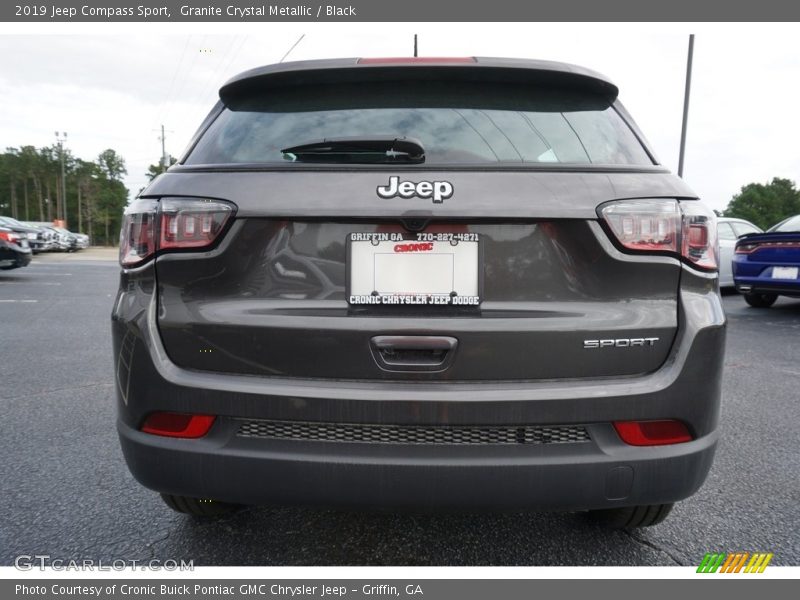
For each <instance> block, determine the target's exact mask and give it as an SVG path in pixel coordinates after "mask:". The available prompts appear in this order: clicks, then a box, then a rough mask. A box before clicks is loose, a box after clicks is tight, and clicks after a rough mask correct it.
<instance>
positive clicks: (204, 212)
mask: <svg viewBox="0 0 800 600" xmlns="http://www.w3.org/2000/svg"><path fill="white" fill-rule="evenodd" d="M232 214H233V208H232V206H231V205H230V204H227V203H225V202H221V201H219V200H201V199H194V198H190V199H182V198H163V199H162V200H161V201H160V202H158V201H156V200H144V199H139V200H135V201H134V202H132V203H131V205H130V206H129V207H128V208H127V209H126V210H125V217H124V220H123V223H122V232H121V233H120V243H119V261H120V264H121V265H122V266H123V267H134V266H137V265H139V264H141V263H143V262H144V261H146V260H147V259H149V258H151V257H152V256H153V255H154V254H155V253H156V252H158V251H159V250H174V249H182V248H188V249H200V248H205V247H207V246H210V245H211V244H213V243H214V241H216V239H217V237H219V234H220V233H221V232H222V230H223V228H224V227H225V224H226V223H227V222H228V219H229V218H230V216H231V215H232Z"/></svg>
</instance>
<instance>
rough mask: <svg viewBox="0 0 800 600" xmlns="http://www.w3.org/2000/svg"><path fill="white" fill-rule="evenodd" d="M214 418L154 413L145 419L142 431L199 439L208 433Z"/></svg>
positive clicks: (209, 416)
mask: <svg viewBox="0 0 800 600" xmlns="http://www.w3.org/2000/svg"><path fill="white" fill-rule="evenodd" d="M215 418H216V417H213V416H211V415H188V414H184V413H172V412H154V413H150V415H148V417H147V418H146V419H145V421H144V424H143V425H142V431H143V432H144V433H150V434H153V435H162V436H165V437H176V438H199V437H203V436H204V435H205V434H207V433H208V431H209V429H211V426H212V425H213V424H214V419H215Z"/></svg>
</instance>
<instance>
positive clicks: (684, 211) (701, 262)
mask: <svg viewBox="0 0 800 600" xmlns="http://www.w3.org/2000/svg"><path fill="white" fill-rule="evenodd" d="M600 213H601V214H602V216H603V218H604V219H605V221H606V223H607V224H608V226H609V228H610V229H611V231H612V233H613V234H614V236H615V237H616V238H617V240H618V241H619V242H620V243H621V244H622V245H623V246H624V247H625V248H627V249H629V250H633V251H636V252H668V253H676V254H678V253H679V254H680V255H681V256H682V257H683V258H684V259H685V260H686V261H688V262H689V263H691V264H692V265H695V266H697V267H700V268H702V269H709V270H715V269H716V268H717V229H716V219H715V218H714V213H712V212H710V211H709V210H708V209H706V208H705V206H703V205H702V204H700V203H699V202H696V201H687V202H678V201H677V200H661V199H652V200H622V201H620V202H611V203H608V204H606V205H605V206H603V208H602V209H601V210H600Z"/></svg>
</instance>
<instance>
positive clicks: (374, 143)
mask: <svg viewBox="0 0 800 600" xmlns="http://www.w3.org/2000/svg"><path fill="white" fill-rule="evenodd" d="M281 153H283V158H285V159H286V160H290V161H293V162H314V163H330V162H336V163H403V164H420V163H423V162H425V148H423V147H422V143H421V142H420V141H419V140H415V139H414V138H407V137H397V136H391V135H375V136H370V137H360V136H359V137H338V138H326V139H324V140H316V141H313V142H306V143H305V144H299V145H297V146H291V147H289V148H284V149H283V150H281Z"/></svg>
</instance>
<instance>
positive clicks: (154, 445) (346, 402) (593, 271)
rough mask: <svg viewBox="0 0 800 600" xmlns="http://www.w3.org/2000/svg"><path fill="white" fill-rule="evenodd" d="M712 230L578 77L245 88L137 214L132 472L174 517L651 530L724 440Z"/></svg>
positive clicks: (130, 273) (130, 300)
mask: <svg viewBox="0 0 800 600" xmlns="http://www.w3.org/2000/svg"><path fill="white" fill-rule="evenodd" d="M715 232H716V228H715V222H714V216H713V214H712V213H711V212H710V211H708V210H707V209H706V208H704V207H703V205H702V204H701V203H700V202H699V201H698V199H697V197H696V196H695V194H694V193H693V192H692V191H691V190H690V189H689V188H688V187H687V186H686V185H685V184H684V183H683V182H682V181H681V180H680V179H678V178H677V177H675V176H673V175H672V174H670V173H669V172H668V171H667V170H666V169H664V168H663V167H661V166H660V165H659V164H658V162H657V160H656V159H655V157H654V154H653V152H652V150H651V149H650V147H649V146H648V144H647V142H646V141H645V139H644V137H643V136H642V134H641V133H640V131H639V130H638V128H637V126H636V125H635V124H634V122H633V121H632V119H631V118H630V116H629V115H628V113H627V112H626V111H625V109H624V108H623V107H622V105H621V104H620V103H619V101H618V100H617V88H616V87H615V86H614V85H613V84H612V83H610V82H609V81H608V80H606V79H605V78H604V77H602V76H601V75H598V74H596V73H594V72H592V71H589V70H586V69H582V68H580V67H574V66H570V65H563V64H557V63H549V62H537V61H527V60H511V59H484V58H477V59H475V58H464V59H444V58H442V59H430V58H426V59H350V60H329V61H311V62H298V63H285V64H279V65H272V66H268V67H264V68H260V69H255V70H253V71H249V72H246V73H243V74H242V75H239V76H237V77H235V78H233V79H232V80H231V81H229V82H228V83H227V84H225V85H224V86H223V87H222V89H221V90H220V101H219V102H218V103H217V105H216V106H215V107H214V108H213V110H212V111H211V113H210V114H209V116H208V117H207V119H206V120H205V122H204V123H203V124H202V125H201V127H200V129H199V131H198V132H197V134H196V136H195V138H194V139H193V140H192V142H191V144H190V147H189V149H188V151H187V152H186V154H185V155H184V156H183V157H182V158H181V160H180V161H179V163H178V164H177V165H175V166H173V167H172V168H171V169H170V170H169V172H167V173H166V174H164V175H162V176H160V177H158V178H157V179H156V180H154V181H153V182H152V183H151V184H150V186H149V187H148V188H146V189H145V190H144V191H143V192H142V193H141V194H140V195H139V197H138V198H137V199H136V200H135V201H133V202H132V203H131V204H130V206H129V207H128V208H127V211H126V217H125V223H124V226H123V231H122V236H121V249H120V261H121V264H122V274H121V278H120V289H119V293H118V295H117V298H116V302H115V305H114V309H113V322H112V325H113V339H114V365H115V370H116V381H117V397H118V407H119V413H118V414H119V419H118V429H119V433H120V438H121V442H122V448H123V451H124V455H125V458H126V460H127V463H128V465H129V467H130V469H131V471H132V473H133V474H134V476H135V477H136V479H137V480H138V481H140V482H141V483H142V484H143V485H145V486H147V487H149V488H151V489H153V490H156V491H158V492H160V493H161V494H162V496H163V497H164V499H165V501H166V502H167V504H169V505H170V506H171V507H172V508H175V509H176V510H180V511H183V512H187V513H190V514H199V515H203V514H214V513H218V512H221V511H224V510H228V509H230V508H232V507H233V506H236V505H241V504H258V503H269V504H315V505H350V506H352V505H360V506H364V507H381V508H402V507H411V508H421V509H429V508H434V507H444V508H456V507H459V508H476V509H482V508H501V509H503V508H509V509H517V508H530V509H556V510H574V511H593V513H594V514H597V515H600V516H602V517H603V518H604V519H605V520H606V521H607V522H609V523H610V524H613V525H616V526H622V527H635V526H644V525H651V524H654V523H657V522H659V521H661V520H662V519H663V518H664V517H665V516H666V514H667V513H668V512H669V509H670V507H671V506H672V504H673V503H674V502H676V501H678V500H681V499H683V498H686V497H688V496H689V495H691V494H693V493H694V492H695V491H696V490H697V489H698V488H699V487H700V485H701V484H702V482H703V481H704V479H705V477H706V474H707V472H708V470H709V467H710V465H711V461H712V457H713V454H714V449H715V446H716V442H717V422H718V413H719V400H720V376H721V370H722V363H723V351H724V337H725V316H724V313H723V310H722V306H721V302H720V298H719V295H718V280H717V246H716V238H715V236H716V233H715ZM595 511H596V512H595Z"/></svg>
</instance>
